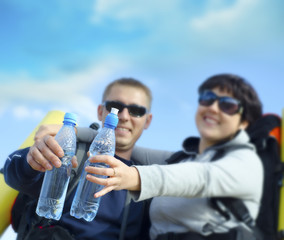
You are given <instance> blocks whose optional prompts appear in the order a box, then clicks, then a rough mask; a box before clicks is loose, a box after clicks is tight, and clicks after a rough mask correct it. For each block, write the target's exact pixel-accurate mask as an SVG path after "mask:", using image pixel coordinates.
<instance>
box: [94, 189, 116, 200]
mask: <svg viewBox="0 0 284 240" xmlns="http://www.w3.org/2000/svg"><path fill="white" fill-rule="evenodd" d="M112 190H114V188H113V187H105V188H103V189H102V190H101V191H98V192H96V193H95V194H94V197H95V198H98V197H102V196H104V195H106V194H107V193H109V192H111V191H112Z"/></svg>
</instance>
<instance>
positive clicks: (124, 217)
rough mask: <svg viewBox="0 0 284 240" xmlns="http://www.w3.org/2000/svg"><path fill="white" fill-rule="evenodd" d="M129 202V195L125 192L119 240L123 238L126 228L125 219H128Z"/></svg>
mask: <svg viewBox="0 0 284 240" xmlns="http://www.w3.org/2000/svg"><path fill="white" fill-rule="evenodd" d="M130 202H131V196H130V193H129V191H126V199H125V204H124V210H123V216H122V223H121V227H120V232H119V240H123V239H124V237H125V231H126V228H127V219H128V214H129V208H130Z"/></svg>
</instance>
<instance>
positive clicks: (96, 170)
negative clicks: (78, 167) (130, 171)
mask: <svg viewBox="0 0 284 240" xmlns="http://www.w3.org/2000/svg"><path fill="white" fill-rule="evenodd" d="M85 171H86V172H88V173H90V174H95V175H101V176H107V177H113V176H114V170H113V168H102V167H91V166H87V167H86V168H85Z"/></svg>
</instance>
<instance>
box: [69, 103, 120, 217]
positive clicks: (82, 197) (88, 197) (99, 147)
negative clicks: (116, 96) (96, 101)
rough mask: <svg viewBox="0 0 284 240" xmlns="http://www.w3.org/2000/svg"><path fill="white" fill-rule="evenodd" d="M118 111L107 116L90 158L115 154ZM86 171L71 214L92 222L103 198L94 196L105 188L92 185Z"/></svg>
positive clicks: (81, 178) (81, 179)
mask: <svg viewBox="0 0 284 240" xmlns="http://www.w3.org/2000/svg"><path fill="white" fill-rule="evenodd" d="M117 113H118V109H116V108H112V109H111V112H110V113H109V114H108V115H107V117H106V119H105V122H104V127H103V128H102V129H101V131H100V132H99V133H98V135H97V136H96V137H95V139H94V140H93V142H92V144H91V146H90V149H89V152H90V157H91V156H94V155H98V154H100V155H111V156H114V153H115V128H116V126H117V123H118V117H117ZM86 166H96V167H108V165H106V164H103V163H90V161H89V160H87V161H86V162H85V166H84V169H85V167H86ZM86 175H87V173H86V171H85V170H83V172H82V174H81V177H80V180H79V183H78V187H77V190H76V193H75V197H74V199H73V202H72V206H71V210H70V214H71V216H74V217H76V218H83V219H85V220H86V221H88V222H90V221H92V220H93V219H94V218H95V216H96V214H97V211H98V208H99V205H100V200H101V198H95V197H94V194H95V193H96V192H98V191H100V190H101V189H102V188H103V186H102V185H99V184H95V183H92V182H90V181H88V180H87V179H86ZM94 176H96V177H103V176H101V175H94Z"/></svg>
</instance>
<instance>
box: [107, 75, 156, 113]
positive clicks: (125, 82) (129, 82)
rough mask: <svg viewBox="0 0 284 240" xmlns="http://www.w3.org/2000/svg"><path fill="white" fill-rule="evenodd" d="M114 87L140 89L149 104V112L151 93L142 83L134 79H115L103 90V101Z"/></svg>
mask: <svg viewBox="0 0 284 240" xmlns="http://www.w3.org/2000/svg"><path fill="white" fill-rule="evenodd" d="M114 86H127V87H133V88H138V89H141V90H142V91H144V92H145V94H146V96H147V97H148V102H149V110H150V108H151V104H152V93H151V90H150V89H149V88H148V87H147V86H146V85H145V84H143V83H142V82H140V81H138V80H136V79H134V78H120V79H117V80H115V81H113V82H111V83H110V84H109V85H107V87H106V88H105V91H104V93H103V101H105V100H106V98H107V96H108V94H109V93H110V91H111V89H112V88H113V87H114Z"/></svg>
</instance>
